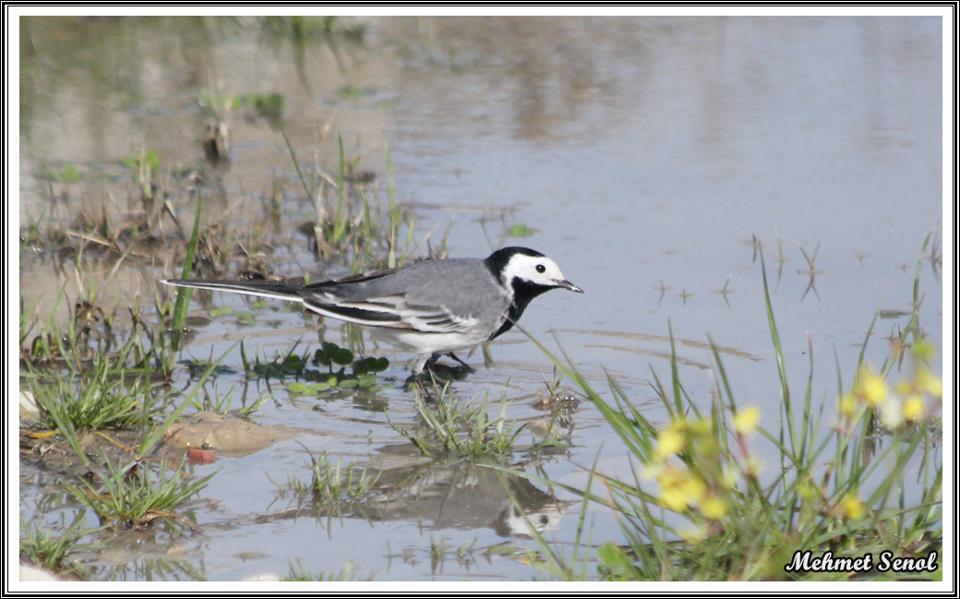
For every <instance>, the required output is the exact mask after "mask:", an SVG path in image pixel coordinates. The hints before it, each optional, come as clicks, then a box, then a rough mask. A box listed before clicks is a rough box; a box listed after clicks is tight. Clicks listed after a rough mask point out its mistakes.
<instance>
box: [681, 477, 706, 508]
mask: <svg viewBox="0 0 960 599" xmlns="http://www.w3.org/2000/svg"><path fill="white" fill-rule="evenodd" d="M680 490H681V491H683V494H684V495H685V496H686V497H687V503H690V504H692V503H697V502H699V501H700V499H702V498H703V494H704V493H706V492H707V485H705V484H704V482H703V481H702V480H700V477H697V476H690V477H688V478H687V480H685V481H684V482H683V484H682V485H681V486H680Z"/></svg>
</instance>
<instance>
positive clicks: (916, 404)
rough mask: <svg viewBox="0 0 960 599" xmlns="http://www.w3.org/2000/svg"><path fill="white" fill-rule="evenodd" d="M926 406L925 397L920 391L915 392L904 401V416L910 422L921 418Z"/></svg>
mask: <svg viewBox="0 0 960 599" xmlns="http://www.w3.org/2000/svg"><path fill="white" fill-rule="evenodd" d="M925 408H926V406H925V405H924V403H923V397H921V396H920V394H918V393H913V394H911V395H910V396H909V397H907V399H906V400H905V401H904V402H903V417H904V418H905V419H907V420H908V421H910V422H915V421H917V420H920V418H922V417H923V412H924V409H925Z"/></svg>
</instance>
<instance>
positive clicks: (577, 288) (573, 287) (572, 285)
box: [557, 279, 583, 293]
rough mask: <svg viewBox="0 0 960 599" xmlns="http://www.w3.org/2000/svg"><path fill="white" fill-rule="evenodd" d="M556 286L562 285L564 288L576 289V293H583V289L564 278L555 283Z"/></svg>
mask: <svg viewBox="0 0 960 599" xmlns="http://www.w3.org/2000/svg"><path fill="white" fill-rule="evenodd" d="M557 287H563V288H564V289H569V290H570V291H576V292H577V293H583V289H580V288H579V287H577V286H576V285H574V284H573V283H571V282H570V281H568V280H566V279H564V280H562V281H560V282H559V283H557Z"/></svg>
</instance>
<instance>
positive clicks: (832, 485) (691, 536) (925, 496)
mask: <svg viewBox="0 0 960 599" xmlns="http://www.w3.org/2000/svg"><path fill="white" fill-rule="evenodd" d="M760 257H761V269H762V271H763V279H764V292H765V298H766V314H767V319H768V323H769V328H770V334H771V339H772V342H773V349H774V354H775V357H776V363H777V372H778V377H779V380H780V390H781V398H782V406H781V409H780V427H779V430H768V429H766V428H764V427H762V426H760V416H761V414H760V411H759V409H758V408H757V407H755V406H744V405H741V404H739V403H738V402H737V400H736V398H735V394H734V392H733V386H732V384H731V381H730V380H729V378H728V377H727V374H726V370H725V368H724V365H723V362H722V360H721V359H720V353H719V352H718V351H717V350H716V347H715V346H714V352H713V353H714V359H715V362H716V369H717V373H718V380H717V388H716V389H715V390H714V391H715V393H714V395H713V399H712V400H711V401H710V402H709V404H708V405H701V404H700V403H699V402H697V401H696V400H695V399H694V398H692V397H691V396H690V395H689V394H688V392H687V390H686V389H685V388H684V386H683V384H682V381H681V379H680V376H679V374H678V368H677V358H676V353H675V351H672V352H671V354H672V358H671V380H670V384H669V385H663V384H662V383H661V381H660V379H659V378H658V377H656V374H654V380H655V388H656V390H657V394H658V396H659V398H660V400H661V403H662V404H663V408H664V410H665V411H666V413H667V414H668V417H669V422H668V423H667V424H666V425H665V426H662V427H656V426H654V425H653V424H652V423H650V422H649V421H648V420H647V419H646V418H645V417H644V415H643V414H642V413H641V412H640V411H639V410H638V409H637V408H636V407H635V406H634V405H633V404H632V403H631V402H630V401H629V400H628V399H627V398H626V397H625V396H624V394H623V392H622V390H621V389H620V388H619V387H618V386H617V385H616V384H615V381H611V389H612V391H613V398H614V402H613V403H612V404H611V403H609V402H607V401H606V400H605V399H603V398H602V397H601V396H600V395H599V394H598V393H597V392H596V391H595V390H594V389H593V388H592V387H591V386H590V385H589V384H588V383H587V382H586V380H585V379H584V378H583V377H582V376H581V375H580V374H579V373H578V372H577V371H576V370H575V369H574V368H573V366H572V365H571V364H570V363H569V362H561V361H559V360H558V359H557V358H556V357H554V356H552V354H550V355H551V357H552V358H553V359H554V361H555V363H557V364H558V365H559V367H560V368H561V369H563V370H564V371H565V373H566V374H567V375H568V376H570V377H571V378H572V379H573V380H574V381H575V382H576V383H577V384H579V385H580V387H581V388H582V389H583V391H584V392H585V393H586V394H587V396H588V397H589V398H590V399H591V401H593V403H594V404H595V405H596V406H597V407H598V409H599V411H600V412H601V414H602V415H603V416H604V418H605V419H606V420H607V422H608V423H609V424H610V425H611V426H612V428H613V429H614V430H615V431H616V432H617V434H618V435H619V436H620V438H621V439H622V440H623V441H624V443H625V445H626V447H627V448H628V450H629V451H630V453H631V454H632V456H633V457H634V458H635V460H636V461H637V462H638V463H639V464H640V465H641V467H640V468H637V469H635V471H634V473H633V477H632V478H629V479H623V478H618V477H614V476H605V475H603V474H601V473H598V472H596V471H595V469H594V470H593V471H591V474H592V476H591V479H592V478H593V477H594V476H595V477H597V478H598V480H600V481H601V482H602V483H603V484H605V485H606V487H607V490H608V495H607V497H601V496H599V495H596V494H593V493H591V491H590V489H589V487H588V488H587V489H586V490H576V489H572V488H569V487H567V489H568V490H571V491H574V492H578V493H580V494H581V495H583V496H584V497H585V498H589V499H591V500H592V501H595V502H598V503H601V504H603V505H605V506H607V507H609V508H611V509H613V510H615V511H616V513H617V514H618V515H619V517H620V522H621V529H622V531H623V535H624V539H625V543H620V544H614V543H606V544H604V545H603V546H602V547H601V548H600V549H599V551H597V552H596V558H597V560H598V562H599V571H598V573H599V575H600V576H601V577H602V578H606V579H613V580H646V579H667V580H692V579H714V580H727V579H738V580H758V579H759V580H767V579H783V578H788V579H849V578H854V577H864V576H869V577H876V578H882V579H883V578H886V579H904V578H912V579H924V580H930V579H939V577H940V576H941V574H940V571H939V570H938V571H936V572H929V571H924V572H910V573H894V572H888V573H883V572H879V571H873V572H869V573H856V572H826V573H817V572H801V571H792V570H789V571H788V570H785V566H786V565H788V564H791V563H793V561H794V555H795V552H797V551H798V550H810V551H812V552H813V554H814V555H819V554H821V553H823V552H824V551H826V550H828V549H829V550H831V551H833V552H834V554H835V555H857V556H860V555H863V554H864V553H873V554H874V556H875V557H876V556H877V555H878V554H879V552H881V551H884V550H891V551H893V552H894V553H895V554H897V555H900V556H916V557H926V556H927V555H929V554H930V552H932V551H936V552H938V555H942V537H943V533H942V515H941V513H942V499H941V494H940V485H941V482H942V474H943V472H942V465H941V464H940V463H939V460H938V459H937V458H936V456H935V454H934V453H933V447H934V444H935V443H936V437H937V431H938V430H939V423H938V417H937V415H938V413H939V405H940V402H941V401H942V400H941V393H942V391H941V385H940V380H939V378H938V377H936V376H935V375H934V374H932V372H931V369H930V361H931V360H932V357H933V351H932V347H931V346H930V344H929V343H928V342H926V341H925V340H924V339H923V335H922V330H921V329H920V328H919V325H918V321H917V318H916V316H917V315H918V313H919V302H920V297H919V294H918V291H917V289H918V286H919V285H918V279H917V280H915V284H914V310H913V318H911V320H910V322H909V323H908V324H907V326H906V327H905V328H904V329H903V331H902V332H901V334H900V336H899V342H898V343H895V344H894V355H892V356H891V357H890V358H888V359H887V360H886V361H885V363H884V364H883V365H882V366H881V367H880V368H878V369H873V368H871V367H870V366H869V365H868V364H867V363H866V362H865V360H864V354H863V352H864V351H865V344H864V349H862V350H861V354H860V359H859V363H858V366H857V369H856V372H855V375H854V377H853V382H852V383H851V385H850V386H849V387H846V386H844V385H843V383H842V377H841V376H840V373H839V367H838V373H837V381H838V384H837V386H838V396H839V398H838V401H837V408H836V411H835V412H834V413H833V414H831V413H830V412H829V411H827V410H826V406H821V407H819V408H815V407H814V405H813V401H812V380H813V370H812V368H813V366H812V365H813V358H812V351H813V346H812V343H810V345H809V347H808V358H809V360H810V363H809V364H810V372H809V375H808V377H807V381H806V387H805V389H804V392H803V394H802V395H801V396H799V397H801V398H802V399H801V400H800V401H798V400H797V397H798V396H797V395H796V394H795V393H792V391H794V390H793V389H791V388H790V386H789V385H788V383H787V377H786V367H785V364H784V361H785V358H784V354H783V350H782V347H781V343H780V335H779V331H778V328H777V324H776V319H775V316H774V310H773V305H772V303H771V301H770V296H769V289H768V287H767V281H766V270H765V267H764V264H763V255H762V249H761V253H760ZM917 272H918V275H917V276H918V277H919V267H918V271H917ZM871 329H872V325H871ZM868 338H869V334H868ZM671 340H672V334H671ZM908 340H909V342H908ZM671 344H672V341H671ZM711 345H712V342H711ZM898 346H899V347H901V348H909V351H906V352H904V351H900V350H897V349H896V348H897V347H898ZM541 347H542V346H541ZM544 349H545V348H544ZM545 351H547V350H545ZM548 353H549V352H548ZM905 356H906V357H908V358H909V361H908V366H909V368H907V369H905V370H901V373H906V374H907V376H902V378H901V380H900V381H899V382H897V383H895V384H893V385H890V384H889V383H888V382H887V378H888V377H889V376H890V374H891V371H892V369H893V368H894V367H896V366H897V364H902V363H903V361H904V357H905ZM771 469H772V470H773V472H772V473H770V474H766V473H767V472H769V471H770V470H771ZM908 489H910V490H912V491H913V493H912V495H913V496H909V494H908ZM539 541H540V545H541V548H542V553H543V554H544V555H545V556H546V557H545V561H544V562H543V563H544V564H545V565H544V566H543V567H545V568H546V569H548V570H549V571H550V572H552V573H554V574H555V575H557V576H559V577H565V578H580V577H583V575H584V574H583V572H584V570H583V568H582V564H580V565H579V566H580V567H579V568H578V564H577V563H573V562H570V561H567V560H566V559H565V558H563V556H560V555H559V554H558V552H556V551H554V550H553V549H552V548H551V547H550V546H549V545H548V544H546V543H545V542H544V541H543V540H542V539H539ZM581 555H583V554H581ZM575 561H576V560H575V559H574V562H575ZM578 570H579V571H578Z"/></svg>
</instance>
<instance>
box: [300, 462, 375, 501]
mask: <svg viewBox="0 0 960 599" xmlns="http://www.w3.org/2000/svg"><path fill="white" fill-rule="evenodd" d="M310 467H311V473H312V479H311V483H310V486H311V489H312V491H313V497H314V500H315V501H317V503H318V504H320V505H323V506H327V507H329V506H339V505H342V504H345V503H351V504H353V503H362V502H363V501H365V500H367V499H369V498H370V496H371V495H372V493H373V487H374V485H376V484H377V481H378V480H379V479H380V472H377V473H375V474H371V473H370V471H369V470H368V469H367V468H361V467H358V466H356V465H354V464H353V463H347V464H343V463H341V462H340V461H337V463H336V464H334V463H333V462H332V461H330V458H329V457H328V456H327V454H326V453H324V454H321V455H320V456H319V457H314V456H310Z"/></svg>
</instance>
